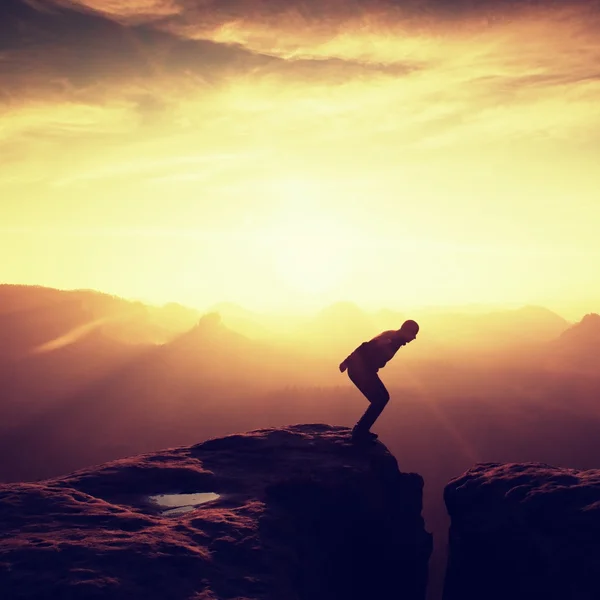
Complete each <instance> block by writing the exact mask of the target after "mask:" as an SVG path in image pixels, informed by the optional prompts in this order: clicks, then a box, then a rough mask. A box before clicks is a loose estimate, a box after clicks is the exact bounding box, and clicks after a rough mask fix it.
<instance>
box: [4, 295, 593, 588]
mask: <svg viewBox="0 0 600 600" xmlns="http://www.w3.org/2000/svg"><path fill="white" fill-rule="evenodd" d="M0 311H1V312H0V392H1V393H0V399H1V400H0V451H1V453H2V456H3V460H2V461H0V480H1V481H3V482H14V481H34V480H36V479H41V478H47V477H50V476H55V475H61V474H64V473H67V472H70V471H72V470H75V469H79V468H82V467H85V466H89V465H93V464H97V463H101V462H105V461H108V460H111V459H116V458H120V457H125V456H129V455H132V454H136V453H143V452H149V451H154V450H158V449H161V448H165V447H169V446H180V445H189V444H194V443H198V442H200V441H203V440H205V439H207V438H210V437H213V436H222V435H226V434H229V433H234V432H239V431H245V430H249V429H256V428H263V427H271V426H280V425H288V424H293V423H317V422H325V423H330V424H337V425H347V426H352V425H353V424H354V423H355V422H356V420H357V419H358V417H359V416H360V415H361V414H362V412H363V411H364V409H365V408H366V405H367V403H366V400H365V399H364V398H363V397H362V396H361V394H360V393H359V392H358V391H357V390H356V388H355V387H354V386H353V385H352V384H351V382H350V381H349V379H348V377H347V376H346V374H341V373H340V372H339V370H338V364H339V363H340V362H341V360H342V359H344V358H345V357H346V356H347V355H348V354H349V353H350V352H351V351H352V350H353V349H354V348H355V347H356V346H358V345H359V344H360V343H361V342H362V341H365V340H367V339H370V338H371V337H373V336H375V335H377V334H378V333H380V332H381V331H383V330H385V329H397V328H399V326H400V325H401V324H402V322H403V320H404V319H407V318H414V319H416V320H417V321H418V322H419V324H420V326H421V330H420V333H419V336H418V337H417V340H416V341H415V342H413V343H412V344H410V345H408V346H406V347H404V348H402V349H401V350H400V351H399V352H398V353H397V355H396V357H395V358H394V360H392V361H391V362H390V363H389V364H388V365H387V366H386V368H385V369H383V370H382V371H380V376H381V378H382V380H383V381H384V383H385V384H386V385H387V387H388V389H389V391H390V395H391V400H390V402H389V404H388V406H387V407H386V409H385V411H384V412H383V414H382V416H381V417H380V418H379V420H378V421H377V423H376V425H375V427H374V430H375V431H376V432H377V433H379V435H380V439H381V441H382V442H383V443H384V444H385V445H386V446H387V447H388V448H389V450H390V451H391V452H392V453H393V454H394V455H395V457H396V458H397V460H398V463H399V466H400V469H401V470H403V471H414V472H417V473H419V474H421V475H422V477H423V478H424V480H425V490H424V516H425V520H426V525H427V528H428V530H429V531H431V532H432V533H433V534H434V544H435V551H434V555H433V557H432V559H431V564H430V568H431V578H430V581H431V583H430V596H431V597H432V598H433V597H434V596H435V594H438V595H439V589H440V586H441V581H442V578H443V568H444V564H445V542H446V535H447V528H448V524H449V523H448V517H447V515H446V511H445V507H444V504H443V495H442V494H443V488H444V485H445V484H446V483H447V482H448V481H449V480H450V479H451V478H452V477H455V476H457V475H459V474H461V473H462V472H463V471H464V470H466V469H467V468H469V467H470V466H471V465H473V464H474V463H476V462H491V461H501V462H514V461H541V462H546V463H550V464H552V465H556V466H567V467H574V468H579V469H586V468H598V467H599V466H600V437H599V436H598V429H599V428H600V408H599V407H598V398H599V397H600V374H599V373H600V369H599V367H600V316H598V315H596V314H588V315H582V318H581V320H580V321H578V322H571V321H567V320H565V319H564V318H562V317H561V316H560V315H558V314H555V313H553V312H551V311H550V310H547V309H545V308H543V307H531V306H525V307H517V308H509V309H507V308H504V309H492V308H490V309H485V308H480V309H479V310H474V309H473V310H469V311H468V310H466V309H465V310H458V309H455V310H453V311H450V310H445V309H436V310H434V309H428V310H421V311H410V313H408V312H406V311H405V310H403V309H402V307H393V308H392V309H389V310H382V311H378V312H367V311H364V310H362V309H360V308H359V307H357V306H355V305H353V304H351V303H339V304H335V305H332V306H329V307H325V308H324V309H323V310H322V311H320V312H318V313H315V314H312V315H304V316H301V317H299V316H297V317H292V316H290V315H261V314H255V313H251V312H249V311H246V310H244V309H243V308H242V307H239V306H236V305H232V304H222V305H217V306H215V307H212V308H211V310H208V311H197V310H194V309H192V308H188V307H185V306H181V305H178V304H175V303H173V304H168V305H165V306H161V307H155V306H149V305H144V304H142V303H140V302H131V301H127V300H123V299H121V298H117V297H113V296H108V295H105V294H101V293H98V292H92V291H69V292H67V291H59V290H53V289H48V288H40V287H26V286H0Z"/></svg>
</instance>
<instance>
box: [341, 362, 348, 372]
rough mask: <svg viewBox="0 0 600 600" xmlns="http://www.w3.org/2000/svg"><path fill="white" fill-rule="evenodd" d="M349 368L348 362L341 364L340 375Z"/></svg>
mask: <svg viewBox="0 0 600 600" xmlns="http://www.w3.org/2000/svg"><path fill="white" fill-rule="evenodd" d="M347 368H348V365H347V364H346V361H344V362H341V363H340V373H343V372H344V371H345V370H346V369H347Z"/></svg>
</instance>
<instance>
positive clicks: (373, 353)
mask: <svg viewBox="0 0 600 600" xmlns="http://www.w3.org/2000/svg"><path fill="white" fill-rule="evenodd" d="M405 343H406V342H405V341H404V340H403V339H402V338H401V337H400V335H399V334H398V332H397V331H395V330H389V331H384V332H383V333H380V334H379V335H377V336H375V337H374V338H373V339H371V340H369V341H368V342H363V343H362V344H361V345H360V346H359V347H358V348H356V349H355V350H354V351H353V352H352V353H351V354H350V355H349V356H348V357H346V359H345V360H344V361H343V362H342V364H341V365H340V371H341V372H342V373H343V372H344V371H345V370H346V369H347V368H348V367H350V366H351V365H352V364H357V363H360V366H362V367H363V368H366V369H368V370H370V371H374V372H375V373H376V372H377V371H379V369H382V368H383V367H385V365H386V364H387V363H388V361H389V360H390V359H391V358H392V357H393V356H394V355H395V354H396V352H398V350H399V348H400V347H401V346H404V344H405Z"/></svg>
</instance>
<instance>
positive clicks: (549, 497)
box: [444, 463, 600, 600]
mask: <svg viewBox="0 0 600 600" xmlns="http://www.w3.org/2000/svg"><path fill="white" fill-rule="evenodd" d="M444 499H445V502H446V506H447V508H448V512H449V514H450V517H451V521H452V522H451V527H450V538H449V560H448V572H447V575H446V585H445V592H444V600H459V599H460V600H475V599H477V600H480V599H481V598H486V600H496V599H497V600H501V599H502V600H506V599H507V598H510V599H511V600H525V599H527V600H531V599H533V598H543V599H544V600H548V599H556V600H559V599H560V600H592V599H598V598H600V579H598V574H599V573H600V470H591V471H577V470H575V469H564V468H556V467H551V466H549V465H545V464H538V463H525V464H495V463H487V464H481V465H476V466H475V467H473V468H472V469H470V470H469V471H467V472H466V473H465V474H464V475H462V476H461V477H458V478H456V479H454V480H452V481H451V482H450V483H449V484H448V485H447V486H446V489H445V493H444Z"/></svg>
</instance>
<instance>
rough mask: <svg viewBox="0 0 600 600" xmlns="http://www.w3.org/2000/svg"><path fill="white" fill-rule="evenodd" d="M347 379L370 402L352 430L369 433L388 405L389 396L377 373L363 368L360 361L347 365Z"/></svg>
mask: <svg viewBox="0 0 600 600" xmlns="http://www.w3.org/2000/svg"><path fill="white" fill-rule="evenodd" d="M348 377H349V378H350V381H352V383H353V384H354V385H355V386H356V387H357V388H358V389H359V390H360V391H361V392H362V394H363V396H364V397H365V398H366V399H367V400H368V401H369V402H370V405H369V407H368V408H367V410H366V411H365V413H364V414H363V416H362V417H361V418H360V419H359V420H358V423H356V425H355V426H354V429H355V430H356V431H362V432H366V431H369V429H370V428H371V427H372V426H373V423H375V421H376V420H377V417H379V415H380V414H381V411H382V410H383V409H384V408H385V405H386V404H387V403H388V400H389V399H390V394H389V392H388V391H387V389H386V387H385V385H383V381H381V379H379V376H378V375H377V372H376V371H374V370H373V369H369V368H367V367H365V365H363V364H362V363H361V362H360V361H356V362H354V363H353V364H350V365H348Z"/></svg>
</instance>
